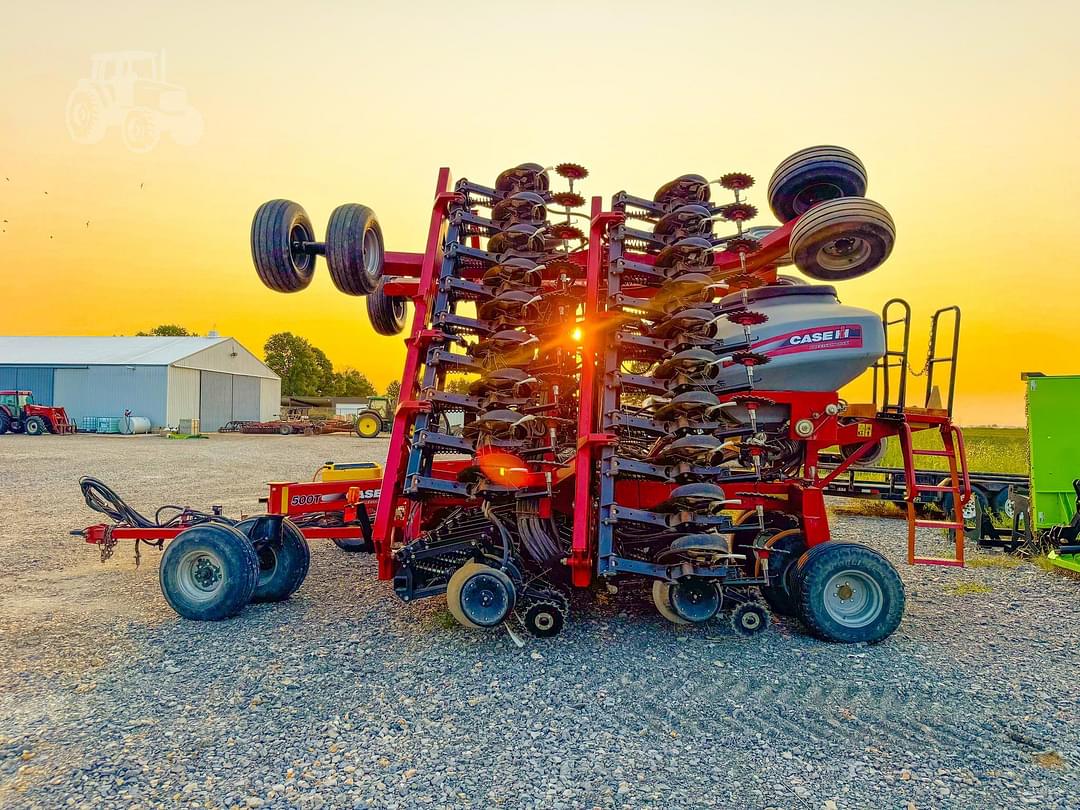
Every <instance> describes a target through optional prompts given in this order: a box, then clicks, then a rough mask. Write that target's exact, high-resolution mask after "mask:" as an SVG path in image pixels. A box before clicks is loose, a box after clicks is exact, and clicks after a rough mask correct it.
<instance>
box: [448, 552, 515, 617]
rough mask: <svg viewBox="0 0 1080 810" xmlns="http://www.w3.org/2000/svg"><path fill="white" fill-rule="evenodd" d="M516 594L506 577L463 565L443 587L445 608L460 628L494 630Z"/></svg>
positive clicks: (475, 565)
mask: <svg viewBox="0 0 1080 810" xmlns="http://www.w3.org/2000/svg"><path fill="white" fill-rule="evenodd" d="M515 598H516V591H515V589H514V583H513V581H511V579H510V577H509V576H507V574H506V573H505V572H503V571H500V570H498V569H497V568H492V567H491V566H488V565H483V564H481V563H476V562H471V563H465V565H463V566H461V568H459V569H458V570H457V571H455V572H454V574H453V576H451V577H450V582H449V583H448V584H447V586H446V606H447V607H448V608H449V609H450V613H451V615H452V616H453V617H454V618H455V619H457V621H458V623H459V624H461V625H462V626H464V627H473V628H476V627H496V626H498V625H500V624H502V622H503V621H504V620H505V619H506V617H507V616H509V615H510V611H512V610H513V609H514V600H515Z"/></svg>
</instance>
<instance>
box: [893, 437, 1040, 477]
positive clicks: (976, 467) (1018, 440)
mask: <svg viewBox="0 0 1080 810" xmlns="http://www.w3.org/2000/svg"><path fill="white" fill-rule="evenodd" d="M963 432H964V448H965V449H966V450H967V459H968V469H970V470H972V471H979V472H995V473H1018V474H1020V475H1027V474H1028V438H1027V431H1026V430H1025V429H1024V428H991V427H969V428H963ZM915 446H916V447H920V448H926V449H930V448H935V447H940V446H941V440H940V439H939V438H938V434H937V431H930V430H925V431H922V432H920V433H916V434H915ZM880 465H881V466H882V467H903V466H904V460H903V458H902V457H901V455H900V443H899V442H898V441H896V439H895V438H894V439H890V441H889V449H888V452H886V454H885V458H884V459H882V461H881V462H880ZM918 466H919V468H920V469H927V470H946V469H948V460H947V459H944V458H935V457H933V456H922V457H919V458H918Z"/></svg>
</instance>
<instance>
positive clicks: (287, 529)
mask: <svg viewBox="0 0 1080 810" xmlns="http://www.w3.org/2000/svg"><path fill="white" fill-rule="evenodd" d="M258 520H259V518H248V519H247V520H243V521H241V522H239V523H237V524H236V530H237V531H239V532H241V533H242V534H244V536H246V537H248V538H249V539H251V530H252V529H253V528H254V526H255V523H256V521H258ZM255 552H256V554H257V555H258V558H259V579H258V582H256V584H255V590H254V591H252V594H251V601H252V602H284V601H285V600H286V599H288V598H289V597H290V596H292V595H293V594H294V593H295V592H296V591H297V589H298V588H299V587H300V586H301V584H303V582H304V579H305V577H307V573H308V569H309V568H310V567H311V549H310V548H309V547H308V543H307V539H306V538H305V537H304V534H303V532H301V531H300V529H298V528H297V527H296V524H295V523H293V522H292V521H291V520H289V519H288V518H285V519H284V520H282V523H281V544H280V547H279V546H275V545H274V544H270V543H267V544H265V545H264V546H263V547H262V548H256V550H255Z"/></svg>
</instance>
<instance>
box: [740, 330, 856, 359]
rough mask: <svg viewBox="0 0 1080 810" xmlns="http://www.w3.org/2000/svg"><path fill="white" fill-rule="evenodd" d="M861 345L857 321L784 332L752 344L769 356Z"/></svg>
mask: <svg viewBox="0 0 1080 810" xmlns="http://www.w3.org/2000/svg"><path fill="white" fill-rule="evenodd" d="M862 345H863V342H862V327H861V326H859V325H858V324H857V323H843V324H837V325H835V326H815V327H811V328H810V329H800V330H798V331H797V332H786V333H784V334H782V335H775V336H774V337H770V338H765V340H759V341H758V342H757V343H755V344H754V346H753V348H754V351H759V352H762V353H763V354H767V355H769V357H779V356H781V355H784V354H797V353H799V352H813V351H819V350H824V349H857V348H860V347H861V346H862Z"/></svg>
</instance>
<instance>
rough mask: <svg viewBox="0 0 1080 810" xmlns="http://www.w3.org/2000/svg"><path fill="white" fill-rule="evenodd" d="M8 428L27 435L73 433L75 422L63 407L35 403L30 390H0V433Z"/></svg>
mask: <svg viewBox="0 0 1080 810" xmlns="http://www.w3.org/2000/svg"><path fill="white" fill-rule="evenodd" d="M9 430H10V431H11V432H12V433H22V432H24V431H25V432H26V434H27V435H28V436H40V435H42V434H44V433H74V432H75V423H74V422H72V421H71V420H70V419H68V415H67V411H65V410H64V409H63V408H58V407H56V406H52V405H36V404H35V403H34V395H33V393H31V392H30V391H0V435H2V434H4V433H7V432H8V431H9Z"/></svg>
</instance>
